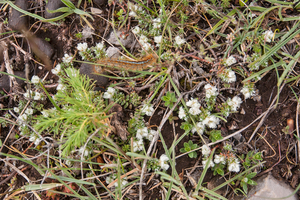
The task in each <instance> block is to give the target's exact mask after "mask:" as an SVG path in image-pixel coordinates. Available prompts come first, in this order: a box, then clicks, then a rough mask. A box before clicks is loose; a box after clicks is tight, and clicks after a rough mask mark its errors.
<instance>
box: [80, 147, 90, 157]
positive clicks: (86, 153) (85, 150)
mask: <svg viewBox="0 0 300 200" xmlns="http://www.w3.org/2000/svg"><path fill="white" fill-rule="evenodd" d="M89 153H90V152H89V150H87V149H84V147H80V148H79V150H78V154H79V155H81V154H83V156H84V157H87V156H88V155H89Z"/></svg>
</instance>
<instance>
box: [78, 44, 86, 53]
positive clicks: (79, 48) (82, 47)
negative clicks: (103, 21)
mask: <svg viewBox="0 0 300 200" xmlns="http://www.w3.org/2000/svg"><path fill="white" fill-rule="evenodd" d="M87 48H88V45H87V43H86V42H84V43H79V44H77V50H78V51H80V52H85V51H86V50H87Z"/></svg>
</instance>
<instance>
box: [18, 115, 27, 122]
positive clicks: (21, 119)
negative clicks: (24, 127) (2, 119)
mask: <svg viewBox="0 0 300 200" xmlns="http://www.w3.org/2000/svg"><path fill="white" fill-rule="evenodd" d="M18 119H19V121H21V122H22V121H26V120H27V115H26V114H23V115H21V116H19V117H18Z"/></svg>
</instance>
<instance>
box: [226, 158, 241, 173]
mask: <svg viewBox="0 0 300 200" xmlns="http://www.w3.org/2000/svg"><path fill="white" fill-rule="evenodd" d="M228 163H229V164H228V171H231V172H239V171H240V162H239V160H238V159H237V158H231V159H230V161H228Z"/></svg>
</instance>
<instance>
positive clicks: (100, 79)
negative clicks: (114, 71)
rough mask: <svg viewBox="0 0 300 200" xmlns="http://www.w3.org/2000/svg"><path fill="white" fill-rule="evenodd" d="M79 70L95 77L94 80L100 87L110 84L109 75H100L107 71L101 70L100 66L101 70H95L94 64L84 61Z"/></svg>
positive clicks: (92, 77)
mask: <svg viewBox="0 0 300 200" xmlns="http://www.w3.org/2000/svg"><path fill="white" fill-rule="evenodd" d="M79 71H80V73H81V74H84V75H87V76H88V77H89V78H90V79H93V80H94V81H96V83H95V84H96V86H98V87H102V88H103V87H104V88H105V87H106V86H107V84H108V80H109V79H108V78H107V77H104V76H101V75H100V74H103V73H105V72H104V70H101V69H100V68H99V70H95V66H94V65H90V64H86V63H83V64H82V65H81V67H80V69H79ZM95 73H96V74H95Z"/></svg>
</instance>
